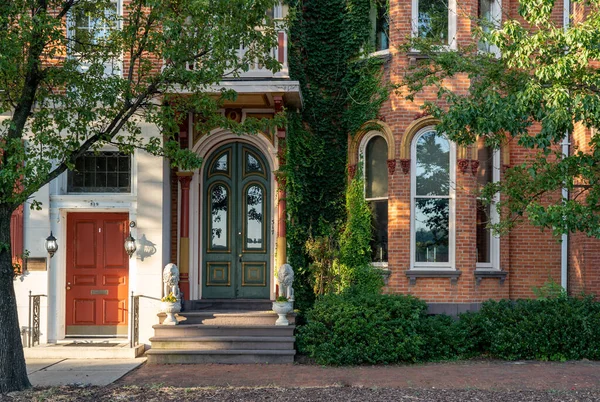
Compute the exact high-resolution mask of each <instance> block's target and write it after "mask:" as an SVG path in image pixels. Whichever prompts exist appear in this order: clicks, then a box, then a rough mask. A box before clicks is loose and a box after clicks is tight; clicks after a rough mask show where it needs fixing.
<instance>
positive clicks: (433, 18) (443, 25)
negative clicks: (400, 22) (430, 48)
mask: <svg viewBox="0 0 600 402" xmlns="http://www.w3.org/2000/svg"><path fill="white" fill-rule="evenodd" d="M412 21H413V23H412V34H413V36H414V37H418V38H423V39H429V40H431V41H432V42H433V43H434V44H438V45H442V46H451V47H454V46H455V41H454V38H455V36H456V0H412Z"/></svg>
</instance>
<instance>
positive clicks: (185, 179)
mask: <svg viewBox="0 0 600 402" xmlns="http://www.w3.org/2000/svg"><path fill="white" fill-rule="evenodd" d="M193 175H194V172H177V179H178V180H179V185H180V186H181V201H180V204H179V212H180V219H179V222H180V223H179V287H180V288H181V291H182V292H183V295H184V297H185V299H186V300H189V298H190V219H189V218H190V182H191V181H192V176H193Z"/></svg>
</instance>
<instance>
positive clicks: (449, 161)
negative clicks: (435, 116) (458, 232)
mask: <svg viewBox="0 0 600 402" xmlns="http://www.w3.org/2000/svg"><path fill="white" fill-rule="evenodd" d="M411 159H412V164H413V166H412V168H411V174H412V185H411V193H412V197H411V199H412V202H411V207H412V213H411V220H412V222H411V233H412V235H411V246H412V247H411V248H412V262H413V264H412V265H413V267H438V268H453V267H454V186H453V183H454V163H455V157H454V146H453V144H452V143H451V142H450V141H449V140H448V139H447V138H446V137H445V136H443V135H440V134H438V133H437V132H436V131H435V130H433V129H432V128H425V129H423V130H421V131H420V132H419V133H417V135H416V136H415V138H414V139H413V144H412V157H411Z"/></svg>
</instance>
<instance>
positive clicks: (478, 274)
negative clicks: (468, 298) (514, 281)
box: [475, 269, 508, 286]
mask: <svg viewBox="0 0 600 402" xmlns="http://www.w3.org/2000/svg"><path fill="white" fill-rule="evenodd" d="M506 275H508V272H506V271H499V270H497V269H476V270H475V284H476V285H477V286H479V285H480V284H481V280H482V279H485V278H496V279H499V280H500V285H503V284H504V281H505V280H506Z"/></svg>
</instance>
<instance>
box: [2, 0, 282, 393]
mask: <svg viewBox="0 0 600 402" xmlns="http://www.w3.org/2000/svg"><path fill="white" fill-rule="evenodd" d="M124 3H125V4H124V9H125V12H123V16H124V17H120V16H119V13H117V12H116V6H115V3H114V2H112V1H110V0H2V1H0V82H1V83H2V84H1V91H0V115H4V116H6V118H4V119H3V120H2V121H1V124H0V147H1V160H0V393H4V392H9V391H15V390H21V389H24V388H27V387H29V386H30V384H29V381H28V379H27V374H26V369H25V361H24V358H23V350H22V345H21V339H20V333H19V325H18V318H17V309H16V301H15V293H14V289H13V276H14V272H13V267H12V262H11V250H10V217H11V213H12V211H13V210H14V209H15V208H17V206H19V205H20V204H22V203H23V202H25V201H26V200H28V199H30V198H31V197H32V195H33V194H34V193H35V192H36V191H37V190H39V189H40V188H41V187H42V186H44V185H45V184H47V183H49V182H50V181H51V180H53V179H55V178H56V177H58V176H59V175H60V174H61V173H63V172H64V171H66V170H67V169H73V168H74V162H75V160H76V159H77V158H78V157H80V156H81V155H83V154H84V153H85V152H88V151H94V150H98V149H99V148H100V147H102V146H104V145H106V144H110V145H112V146H115V147H118V149H119V150H120V151H121V152H124V153H131V152H133V150H134V149H136V148H137V149H143V150H145V151H147V152H149V153H151V154H154V155H158V156H164V157H168V158H170V159H171V164H172V165H175V166H179V167H183V168H197V167H199V166H200V163H201V160H200V159H199V158H197V157H196V156H195V155H193V154H192V153H190V152H187V151H185V150H183V151H182V150H180V149H179V146H178V145H177V142H176V141H175V140H176V136H175V134H176V132H177V131H178V130H177V127H178V124H179V123H180V122H181V121H182V116H183V115H184V114H187V112H188V111H194V112H195V113H197V115H198V116H199V117H200V119H199V121H200V123H198V127H197V129H199V130H205V131H208V130H210V129H212V128H215V127H225V128H228V129H230V130H232V131H234V132H236V133H244V132H246V133H247V132H255V131H257V130H258V129H261V128H264V127H263V126H265V125H268V124H269V123H268V122H258V121H256V120H249V121H247V122H245V123H244V124H235V123H234V122H231V121H229V120H226V119H224V118H223V117H221V116H220V114H218V113H217V112H218V109H219V107H220V106H219V105H220V104H221V102H222V101H223V100H224V99H231V98H232V97H235V94H234V93H231V92H226V91H221V92H218V91H215V90H214V89H211V88H210V86H211V85H214V84H217V83H218V82H219V81H221V79H222V78H223V76H224V75H231V76H236V75H239V73H240V72H241V71H244V70H248V69H249V66H250V63H254V62H256V61H258V62H260V63H262V64H263V65H264V66H266V67H267V68H269V69H272V70H276V69H277V68H278V67H279V63H277V61H276V60H275V59H274V58H273V57H272V56H271V54H272V53H271V49H272V48H273V47H274V46H275V45H276V43H277V38H276V34H275V32H276V31H275V29H276V27H275V25H274V22H273V21H272V20H270V18H269V17H267V14H266V11H267V10H268V9H269V8H271V7H273V6H274V5H275V0H130V1H124ZM81 21H83V23H81ZM84 28H85V29H84ZM241 44H243V46H244V48H245V49H246V52H245V54H243V55H240V54H238V53H239V51H238V49H240V45H241ZM209 92H212V93H209ZM215 92H217V94H215ZM182 93H183V94H184V95H181V94H182ZM217 95H218V96H217ZM140 122H149V123H153V124H156V125H157V127H159V129H160V131H161V138H150V139H148V138H144V137H143V136H142V135H141V129H140V126H139V124H138V123H140ZM34 206H35V207H41V205H39V204H36V203H35V202H34Z"/></svg>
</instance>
